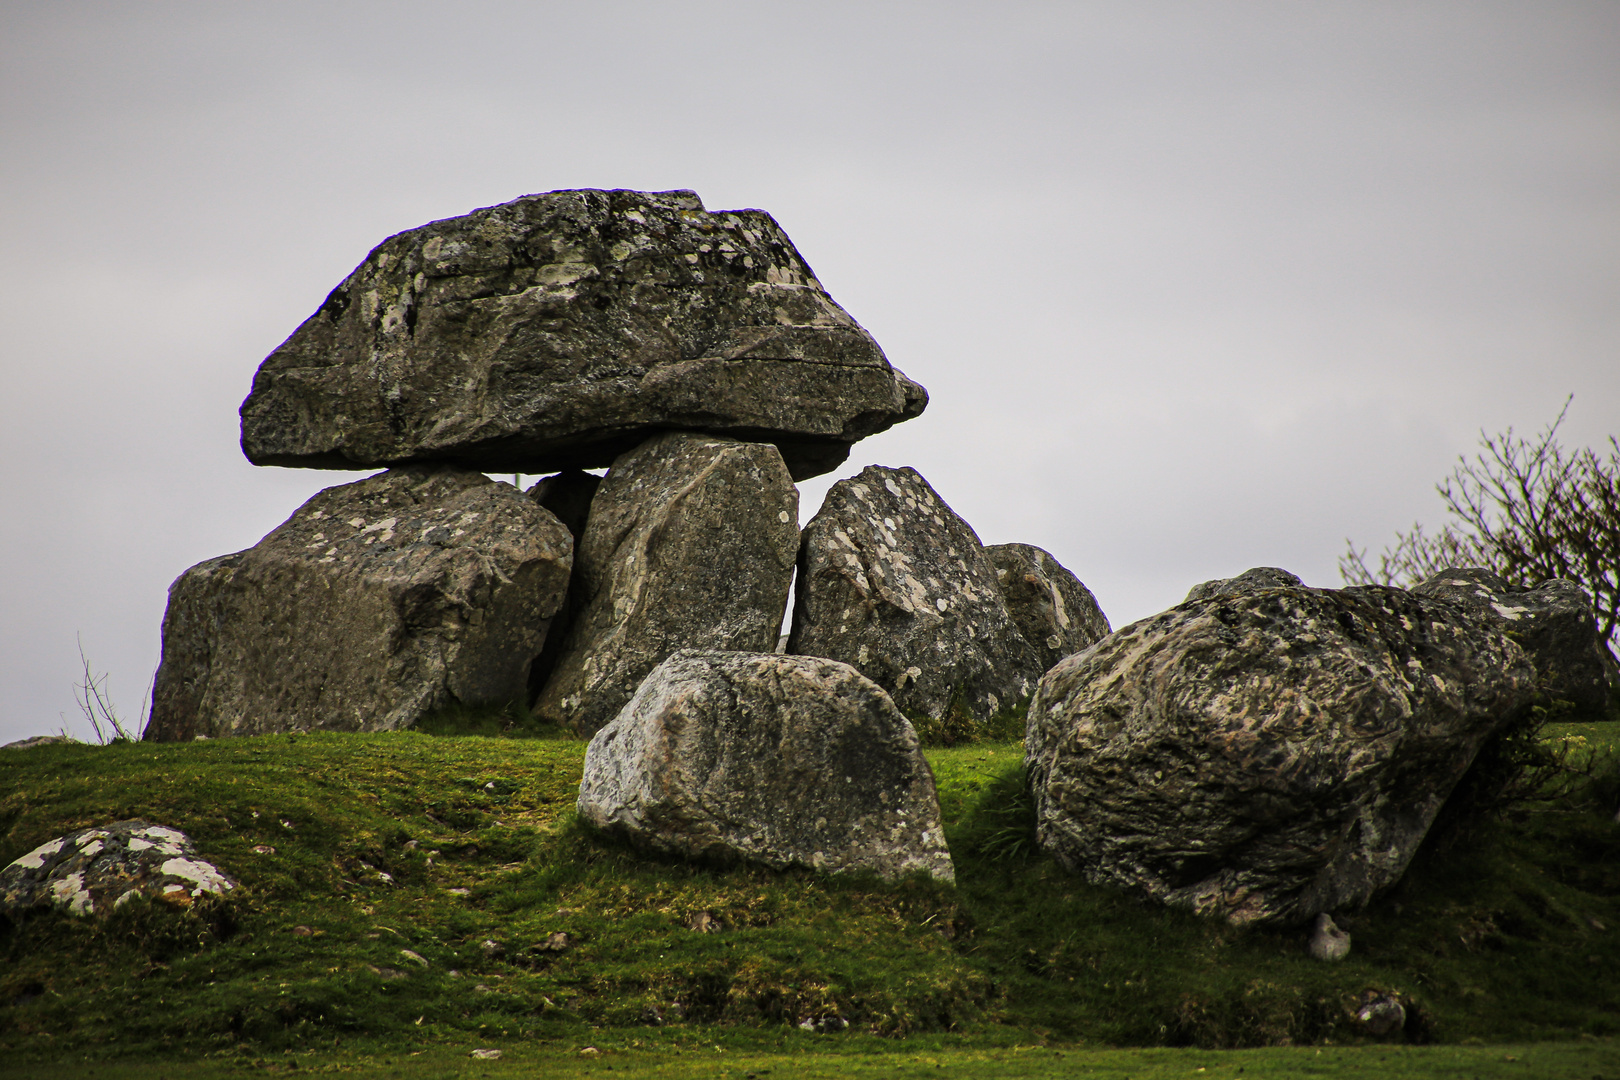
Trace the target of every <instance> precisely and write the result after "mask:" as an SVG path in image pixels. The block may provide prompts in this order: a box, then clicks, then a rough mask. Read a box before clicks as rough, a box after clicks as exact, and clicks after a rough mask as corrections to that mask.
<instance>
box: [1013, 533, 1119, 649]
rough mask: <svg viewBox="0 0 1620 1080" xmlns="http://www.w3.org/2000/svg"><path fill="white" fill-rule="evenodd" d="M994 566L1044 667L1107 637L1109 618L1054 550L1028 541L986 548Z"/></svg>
mask: <svg viewBox="0 0 1620 1080" xmlns="http://www.w3.org/2000/svg"><path fill="white" fill-rule="evenodd" d="M984 554H985V556H986V557H987V558H988V559H989V560H990V565H991V566H993V567H995V571H996V584H998V585H999V586H1001V596H1002V599H1003V600H1005V601H1006V604H1007V612H1008V614H1010V615H1011V616H1012V617H1013V622H1015V623H1017V624H1018V630H1019V632H1020V633H1022V634H1023V635H1024V640H1025V641H1027V642H1028V643H1029V644H1030V646H1031V647H1032V648H1033V649H1034V650H1035V651H1036V652H1037V653H1038V654H1040V658H1041V661H1040V662H1041V671H1042V672H1043V673H1044V672H1045V671H1046V670H1047V669H1049V668H1051V666H1052V665H1053V664H1055V663H1057V662H1058V661H1059V660H1061V659H1063V658H1064V657H1065V656H1069V655H1071V654H1073V653H1077V652H1079V651H1080V650H1081V649H1084V648H1085V647H1086V646H1088V645H1090V644H1092V643H1093V642H1095V641H1099V640H1101V639H1102V638H1104V637H1106V636H1108V633H1109V630H1110V628H1109V625H1108V616H1106V615H1104V614H1103V613H1102V608H1100V607H1098V606H1097V598H1096V597H1095V596H1093V595H1091V590H1090V589H1088V588H1086V586H1085V584H1084V583H1083V582H1081V580H1080V579H1079V578H1077V577H1075V576H1074V575H1073V574H1071V573H1069V571H1068V570H1067V569H1065V568H1064V566H1063V564H1062V563H1060V562H1058V561H1057V560H1056V559H1054V558H1052V555H1051V553H1050V552H1047V551H1044V550H1042V549H1041V548H1038V547H1033V546H1031V545H1029V544H992V545H990V546H989V547H987V548H985V549H984Z"/></svg>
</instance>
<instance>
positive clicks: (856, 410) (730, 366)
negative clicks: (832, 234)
mask: <svg viewBox="0 0 1620 1080" xmlns="http://www.w3.org/2000/svg"><path fill="white" fill-rule="evenodd" d="M927 402H928V395H927V392H926V391H924V390H923V388H922V387H921V386H919V385H917V384H916V383H914V382H912V381H911V380H909V379H907V378H906V377H905V376H904V375H902V374H901V373H900V372H898V371H896V370H895V369H894V368H892V367H891V366H890V365H889V362H888V360H887V359H886V358H885V357H884V355H883V351H882V350H881V349H880V348H878V345H877V343H876V342H875V341H873V340H872V336H871V335H870V334H868V333H867V332H866V331H865V330H864V329H862V328H861V327H860V325H859V324H858V323H856V322H855V320H854V319H852V318H850V316H849V315H848V313H846V312H845V311H844V309H843V308H841V307H839V306H838V305H837V304H836V303H834V302H833V299H832V297H830V296H828V295H827V292H826V290H825V289H823V288H822V287H821V283H820V282H818V281H817V280H816V278H815V275H814V274H813V273H811V270H810V267H809V266H808V265H807V264H806V263H805V261H804V259H803V258H802V257H801V256H800V255H799V253H798V252H797V251H796V250H795V249H794V247H793V244H792V242H791V241H790V240H789V239H788V238H787V234H786V233H784V232H783V231H782V229H781V227H780V226H779V225H777V223H776V222H775V221H774V220H773V219H772V218H771V216H770V215H769V214H767V213H764V212H763V211H760V210H728V211H719V212H715V213H710V212H709V211H707V210H705V209H704V208H703V203H702V202H701V201H700V200H699V199H698V197H697V195H696V194H694V193H693V192H690V191H665V192H641V191H594V190H582V191H553V192H550V193H547V194H544V195H528V196H525V197H523V198H521V199H515V200H513V201H512V202H509V203H502V204H501V205H499V206H491V207H486V208H485V209H482V210H477V211H474V212H473V213H471V214H467V215H465V216H463V217H457V218H447V219H445V220H443V221H435V222H432V223H430V224H427V225H423V226H421V227H420V228H416V229H410V230H408V231H406V232H402V233H399V234H398V235H396V236H392V237H390V238H389V239H387V240H385V241H383V242H382V243H381V244H379V245H378V246H377V247H376V249H374V250H373V251H372V252H371V254H370V255H368V256H367V257H366V260H365V261H364V262H363V263H361V264H360V266H359V267H357V268H356V269H355V271H354V272H353V273H351V274H350V275H349V276H348V277H347V278H345V279H344V281H343V283H342V284H340V285H339V286H338V287H337V288H336V289H334V290H332V294H331V295H330V296H328V297H327V298H326V302H325V303H324V304H322V305H321V307H320V309H319V310H318V311H316V312H315V314H313V315H311V316H310V317H309V318H308V319H306V320H305V321H304V323H303V325H302V326H300V327H299V328H298V329H297V330H296V331H294V332H293V335H292V336H291V337H289V338H288V339H287V340H286V342H284V343H283V344H282V345H281V346H280V347H279V348H278V349H276V351H275V352H273V353H271V354H270V356H269V357H268V358H267V359H266V360H265V362H264V364H263V365H262V366H261V367H260V368H259V371H258V374H257V375H256V376H255V377H254V380H253V390H252V393H251V394H249V395H248V398H247V400H246V401H245V402H243V404H242V451H243V453H245V454H246V455H247V457H248V459H249V460H250V461H252V462H253V463H254V464H256V465H297V466H304V467H309V468H332V469H355V468H370V467H376V466H384V465H398V464H401V463H405V462H412V461H450V462H455V463H457V464H459V465H462V466H465V467H468V468H473V469H480V470H484V471H489V472H526V473H546V472H553V471H556V470H558V469H564V468H569V467H583V468H591V467H598V466H604V465H608V464H610V463H612V461H613V459H614V458H615V457H617V456H618V455H619V454H621V453H623V452H624V451H626V450H629V449H630V448H631V447H633V446H635V445H636V444H637V443H640V442H642V441H644V440H645V439H646V438H647V437H648V435H649V434H650V433H651V431H653V430H657V429H664V428H670V429H674V428H678V429H686V430H694V431H708V432H715V433H720V434H726V435H731V436H734V437H736V438H739V439H744V440H749V441H762V442H771V443H775V444H776V445H777V446H778V447H779V448H780V449H781V451H782V457H783V459H784V460H785V461H786V462H787V465H788V468H789V469H790V470H791V471H792V473H793V475H794V477H795V478H796V479H804V478H805V477H809V476H815V475H817V474H819V473H823V472H827V471H828V470H830V469H833V468H836V467H837V465H838V464H839V463H840V462H842V461H843V460H844V458H845V457H847V456H848V454H849V447H850V445H851V444H852V443H854V442H856V441H857V440H859V439H862V438H865V437H866V436H868V435H871V434H873V433H875V432H879V431H882V430H884V429H885V428H888V427H889V426H891V425H893V424H895V423H898V422H900V421H902V420H909V419H910V418H912V417H914V416H917V415H918V414H920V413H921V412H922V410H923V408H924V406H926V404H927Z"/></svg>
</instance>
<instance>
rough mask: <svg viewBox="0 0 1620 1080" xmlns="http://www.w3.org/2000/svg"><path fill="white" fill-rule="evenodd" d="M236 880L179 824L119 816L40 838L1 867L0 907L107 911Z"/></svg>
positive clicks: (175, 900)
mask: <svg viewBox="0 0 1620 1080" xmlns="http://www.w3.org/2000/svg"><path fill="white" fill-rule="evenodd" d="M236 886H237V883H236V882H235V881H233V880H231V878H230V877H228V876H227V875H226V874H225V873H224V872H223V871H221V870H220V869H219V868H218V867H217V866H214V865H213V864H212V863H209V862H206V861H204V860H203V859H200V858H198V857H197V851H196V849H195V847H194V846H193V845H192V843H191V839H190V838H189V837H187V836H186V834H185V833H183V832H180V831H179V830H178V829H168V828H164V827H163V826H161V825H154V824H152V823H151V822H149V821H142V820H139V819H132V820H129V821H115V822H113V823H112V824H111V825H103V826H100V827H99V828H94V829H81V830H79V831H78V832H75V833H69V834H68V835H67V836H61V837H58V838H56V839H55V840H51V841H49V842H47V843H44V844H41V845H40V846H39V847H37V848H35V849H34V850H33V851H30V852H29V853H28V854H26V855H24V856H23V857H22V858H20V859H17V860H16V861H15V862H13V863H11V864H10V865H9V866H7V867H6V868H5V869H4V870H0V915H5V916H11V917H15V916H18V915H23V914H26V913H27V912H29V911H32V910H34V909H37V908H56V909H58V910H61V911H65V912H67V913H69V914H71V915H106V914H108V913H109V912H111V911H112V910H113V909H114V908H116V907H118V906H119V905H121V904H124V903H126V902H128V901H130V900H133V899H134V898H136V897H139V896H144V897H149V898H151V899H154V900H161V901H163V902H164V903H167V904H172V905H174V906H176V907H190V906H191V904H192V903H193V902H194V901H195V900H197V899H198V898H199V897H201V896H203V895H204V894H205V893H214V894H223V893H226V892H229V891H230V890H232V889H234V888H236Z"/></svg>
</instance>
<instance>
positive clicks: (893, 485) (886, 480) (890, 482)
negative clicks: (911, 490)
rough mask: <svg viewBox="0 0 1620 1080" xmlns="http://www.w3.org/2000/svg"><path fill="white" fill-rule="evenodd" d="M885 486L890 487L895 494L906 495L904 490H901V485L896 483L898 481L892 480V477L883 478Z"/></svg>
mask: <svg viewBox="0 0 1620 1080" xmlns="http://www.w3.org/2000/svg"><path fill="white" fill-rule="evenodd" d="M883 486H884V487H886V488H888V489H889V491H890V492H892V493H893V494H895V495H900V496H904V495H905V492H903V491H901V490H900V487H899V485H898V484H896V483H895V482H894V481H893V480H892V479H890V478H888V477H884V479H883Z"/></svg>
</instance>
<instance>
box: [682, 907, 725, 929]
mask: <svg viewBox="0 0 1620 1080" xmlns="http://www.w3.org/2000/svg"><path fill="white" fill-rule="evenodd" d="M686 925H687V928H688V929H691V930H696V931H697V932H698V933H700V934H718V933H719V932H720V931H722V930H724V929H725V928H726V927H725V924H724V923H722V922H721V921H720V920H719V919H717V918H715V917H714V916H713V915H711V914H709V913H708V912H707V911H700V912H698V913H697V914H696V915H694V916H692V917H691V918H690V919H687V920H686Z"/></svg>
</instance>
